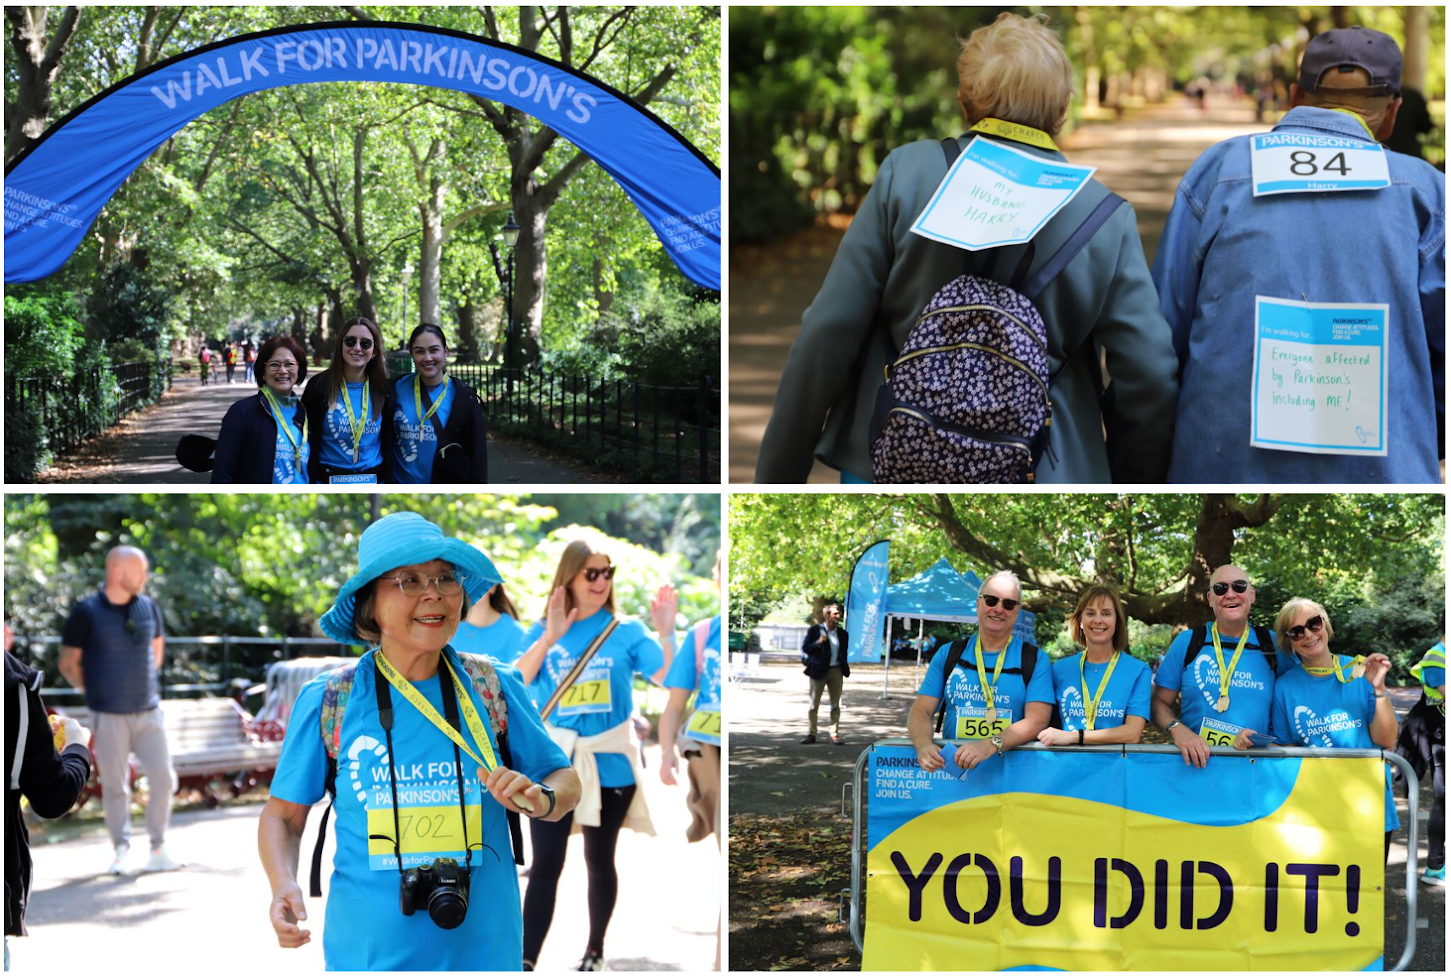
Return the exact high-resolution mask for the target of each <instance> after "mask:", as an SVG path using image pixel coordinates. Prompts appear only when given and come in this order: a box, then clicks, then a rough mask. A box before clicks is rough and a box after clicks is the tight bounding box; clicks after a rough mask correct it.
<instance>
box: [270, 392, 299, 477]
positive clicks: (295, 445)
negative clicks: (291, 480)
mask: <svg viewBox="0 0 1451 976" xmlns="http://www.w3.org/2000/svg"><path fill="white" fill-rule="evenodd" d="M262 395H263V396H265V397H266V398H267V402H268V403H269V404H270V405H271V407H272V416H273V417H274V418H276V420H277V426H279V427H281V428H282V432H283V433H284V434H286V435H287V441H288V443H290V444H291V445H292V460H293V461H294V462H295V465H294V466H295V467H296V469H297V472H298V473H299V474H300V473H301V472H302V444H301V443H299V441H298V440H297V438H296V437H294V436H292V421H290V420H288V419H287V418H285V417H283V416H282V407H281V405H279V404H278V402H277V398H276V397H274V396H273V395H272V391H271V390H269V389H268V388H267V387H265V386H264V387H262ZM302 439H303V440H304V441H305V440H307V418H306V417H304V418H303V419H302Z"/></svg>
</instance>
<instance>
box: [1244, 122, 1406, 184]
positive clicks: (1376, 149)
mask: <svg viewBox="0 0 1451 976" xmlns="http://www.w3.org/2000/svg"><path fill="white" fill-rule="evenodd" d="M1249 158H1250V174H1251V179H1252V180H1253V182H1254V195H1255V196H1257V197H1263V196H1271V195H1273V194H1276V193H1326V192H1336V191H1343V190H1379V189H1382V188H1383V187H1387V186H1390V185H1391V176H1390V166H1389V164H1388V163H1387V162H1386V154H1385V149H1384V148H1383V147H1382V146H1381V145H1380V144H1379V143H1374V142H1366V141H1364V140H1362V139H1345V138H1342V137H1339V136H1317V135H1303V134H1300V133H1294V132H1271V133H1268V134H1266V135H1258V136H1250V154H1249Z"/></svg>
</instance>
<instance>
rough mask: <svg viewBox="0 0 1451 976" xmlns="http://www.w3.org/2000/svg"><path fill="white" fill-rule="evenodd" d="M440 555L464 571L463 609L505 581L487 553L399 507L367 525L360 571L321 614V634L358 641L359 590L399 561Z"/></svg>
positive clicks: (360, 550)
mask: <svg viewBox="0 0 1451 976" xmlns="http://www.w3.org/2000/svg"><path fill="white" fill-rule="evenodd" d="M431 559H442V560H444V561H446V562H450V563H453V565H454V568H455V569H457V570H458V571H459V573H460V574H461V575H462V576H463V584H464V596H465V597H466V598H467V600H466V602H465V603H464V607H463V612H464V613H465V614H467V613H468V611H469V608H470V607H472V606H473V605H474V604H475V603H476V602H478V600H479V598H480V597H482V596H483V595H484V594H485V593H487V592H488V591H489V588H490V587H491V586H493V585H494V584H495V583H499V582H502V580H501V578H500V577H499V571H498V570H497V569H495V568H494V564H493V563H492V562H490V561H489V558H488V557H487V556H485V555H484V554H483V553H481V552H479V551H478V550H477V549H475V548H474V547H473V546H471V545H469V544H468V543H467V542H462V541H460V540H458V539H450V538H449V537H448V536H446V535H444V534H443V530H442V529H440V528H439V527H438V526H436V525H434V524H433V523H432V522H430V521H428V519H426V518H424V517H423V516H422V515H419V514H418V513H417V512H397V513H395V514H393V515H388V516H385V517H383V518H380V519H379V520H378V521H376V522H374V523H373V524H372V525H370V526H368V527H367V528H366V529H364V530H363V536H362V538H361V539H359V540H358V572H357V574H356V575H354V576H353V578H352V579H350V580H348V581H347V582H346V583H344V584H343V588H342V589H341V590H339V591H338V597H337V600H335V601H334V602H333V605H332V609H330V610H329V611H328V612H327V613H325V614H323V616H322V620H321V621H320V625H321V627H322V630H323V633H325V634H327V635H328V636H329V637H331V638H332V639H333V640H335V641H337V642H338V643H339V644H357V643H360V641H359V640H358V636H357V634H356V633H355V632H354V630H353V611H354V609H355V607H356V605H357V600H356V597H357V593H358V590H360V589H362V588H363V587H364V586H366V585H367V584H368V583H371V582H372V581H373V580H375V579H377V578H378V577H379V576H382V575H383V574H384V573H386V572H388V571H389V570H390V569H397V568H398V567H399V566H412V565H415V564H417V563H426V562H428V561H429V560H431Z"/></svg>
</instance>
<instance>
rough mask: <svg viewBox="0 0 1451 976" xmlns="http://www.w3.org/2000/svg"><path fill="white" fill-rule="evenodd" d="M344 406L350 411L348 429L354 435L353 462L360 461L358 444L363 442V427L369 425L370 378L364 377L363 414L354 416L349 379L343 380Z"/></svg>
mask: <svg viewBox="0 0 1451 976" xmlns="http://www.w3.org/2000/svg"><path fill="white" fill-rule="evenodd" d="M342 395H343V406H344V407H346V408H347V411H348V430H349V431H351V432H352V435H353V463H354V464H357V463H358V445H359V444H361V443H363V428H364V427H366V426H367V425H368V400H369V397H368V380H367V378H366V377H365V378H364V379H363V416H362V417H361V418H354V417H353V400H352V398H351V397H349V396H348V383H347V380H344V381H343V394H342Z"/></svg>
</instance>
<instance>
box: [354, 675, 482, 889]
mask: <svg viewBox="0 0 1451 976" xmlns="http://www.w3.org/2000/svg"><path fill="white" fill-rule="evenodd" d="M376 653H380V654H381V653H382V652H381V651H378V652H376ZM447 670H448V668H447V667H446V666H445V665H444V662H443V660H442V658H441V657H440V660H439V668H438V684H439V687H440V688H441V689H442V692H443V715H444V718H446V719H448V724H449V725H451V726H453V728H454V730H455V731H458V732H459V733H460V734H462V728H461V727H460V722H459V714H458V696H457V695H456V694H455V693H454V690H453V682H451V681H448V680H447V679H446V678H445V677H444V675H445V673H446V672H447ZM373 688H374V691H375V692H376V694H377V699H378V722H379V724H381V725H382V726H383V737H384V738H385V739H386V740H387V741H388V787H389V789H391V790H392V791H393V836H392V837H389V836H387V835H386V834H369V835H368V839H369V840H391V841H392V842H393V853H394V855H395V856H396V857H397V858H398V873H399V874H400V875H402V874H403V848H402V846H401V845H402V837H403V831H402V828H401V827H399V825H398V767H397V765H395V763H394V761H393V696H392V693H391V692H390V691H389V688H388V679H387V678H385V677H384V676H383V672H382V670H381V669H380V668H379V667H378V662H377V659H376V658H375V659H374V661H373ZM453 762H454V766H453V771H454V775H455V776H456V777H457V778H458V805H459V812H460V813H461V814H462V815H463V828H464V866H465V867H466V868H468V867H470V865H471V862H472V860H473V851H472V850H471V849H470V846H469V817H468V807H467V806H466V804H465V803H464V778H463V758H462V757H461V756H460V755H459V751H458V745H457V744H456V743H454V744H453Z"/></svg>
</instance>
